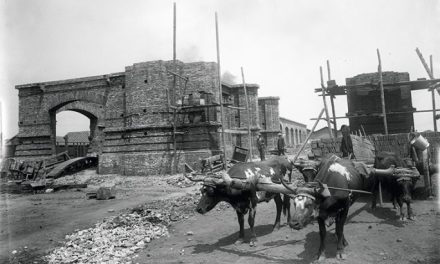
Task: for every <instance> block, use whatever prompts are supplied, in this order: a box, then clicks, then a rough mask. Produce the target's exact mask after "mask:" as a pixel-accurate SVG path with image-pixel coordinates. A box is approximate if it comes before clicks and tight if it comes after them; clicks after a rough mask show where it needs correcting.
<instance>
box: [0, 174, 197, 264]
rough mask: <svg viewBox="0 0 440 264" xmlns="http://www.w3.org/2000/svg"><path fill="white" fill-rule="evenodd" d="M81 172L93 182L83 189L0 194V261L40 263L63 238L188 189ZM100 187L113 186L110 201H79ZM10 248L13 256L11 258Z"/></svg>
mask: <svg viewBox="0 0 440 264" xmlns="http://www.w3.org/2000/svg"><path fill="white" fill-rule="evenodd" d="M84 174H85V176H90V177H93V178H94V180H95V182H91V183H90V184H89V187H88V188H87V189H78V190H66V191H60V192H56V193H47V194H46V193H43V194H35V195H32V194H9V193H5V192H2V193H0V263H10V262H11V260H13V261H14V262H15V263H33V262H36V263H44V261H43V260H42V259H41V257H42V256H44V255H46V254H47V253H48V252H49V251H50V250H51V249H52V248H55V247H57V246H60V245H61V243H62V242H63V240H64V237H65V236H66V235H67V234H70V233H72V232H74V231H75V230H82V229H86V228H89V227H92V226H93V225H94V224H95V223H96V222H97V221H99V220H102V219H103V218H105V217H108V216H111V215H117V214H119V213H120V212H121V211H124V210H127V209H129V208H133V207H135V206H137V205H140V204H143V203H145V202H147V201H153V200H158V199H169V198H173V197H178V196H181V195H184V194H185V193H186V192H187V191H188V190H186V189H180V188H175V187H173V186H171V185H168V184H166V182H165V181H163V180H161V179H158V178H155V177H151V178H146V177H118V176H114V175H113V176H106V175H99V176H96V173H95V172H94V171H85V172H83V175H80V176H84ZM96 179H99V180H98V182H96ZM3 184H4V183H3ZM102 184H104V185H112V184H113V185H114V184H116V185H117V195H116V199H112V200H104V201H98V200H87V199H86V198H85V197H86V192H89V191H93V190H95V189H97V187H98V186H101V185H102ZM14 250H16V251H17V254H12V252H13V251H14Z"/></svg>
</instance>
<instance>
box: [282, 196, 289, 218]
mask: <svg viewBox="0 0 440 264" xmlns="http://www.w3.org/2000/svg"><path fill="white" fill-rule="evenodd" d="M283 196H284V197H283V215H286V214H287V210H290V197H289V196H287V195H283Z"/></svg>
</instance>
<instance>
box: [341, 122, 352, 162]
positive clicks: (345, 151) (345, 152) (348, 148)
mask: <svg viewBox="0 0 440 264" xmlns="http://www.w3.org/2000/svg"><path fill="white" fill-rule="evenodd" d="M341 133H342V142H341V152H342V157H343V158H347V159H355V158H356V157H355V156H354V153H353V142H352V141H351V137H350V127H349V126H347V125H342V126H341Z"/></svg>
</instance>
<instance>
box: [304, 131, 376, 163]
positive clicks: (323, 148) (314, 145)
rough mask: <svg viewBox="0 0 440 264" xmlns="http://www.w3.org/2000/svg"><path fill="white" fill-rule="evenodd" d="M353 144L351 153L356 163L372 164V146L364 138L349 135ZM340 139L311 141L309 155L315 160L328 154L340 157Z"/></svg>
mask: <svg viewBox="0 0 440 264" xmlns="http://www.w3.org/2000/svg"><path fill="white" fill-rule="evenodd" d="M350 136H351V141H352V142H353V153H354V155H355V156H356V160H357V161H362V162H365V163H367V164H372V163H373V162H374V145H373V143H372V142H370V141H369V140H368V139H366V138H362V137H359V136H356V135H350ZM341 141H342V137H339V138H337V139H333V138H322V139H319V140H312V142H311V144H310V145H311V152H312V153H311V155H310V156H313V158H315V159H319V158H322V157H324V156H326V155H328V154H330V153H333V154H335V155H337V156H339V157H341V156H342V152H341V151H340V149H341Z"/></svg>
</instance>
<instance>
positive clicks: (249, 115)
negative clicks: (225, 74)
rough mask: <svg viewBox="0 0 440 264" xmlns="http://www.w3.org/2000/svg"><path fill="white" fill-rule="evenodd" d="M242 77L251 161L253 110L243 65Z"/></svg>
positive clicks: (250, 157)
mask: <svg viewBox="0 0 440 264" xmlns="http://www.w3.org/2000/svg"><path fill="white" fill-rule="evenodd" d="M241 79H242V81H243V89H244V97H245V101H246V109H247V115H248V127H247V130H248V147H249V161H252V134H251V110H250V109H249V100H248V95H247V88H246V82H245V80H244V72H243V67H241Z"/></svg>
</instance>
